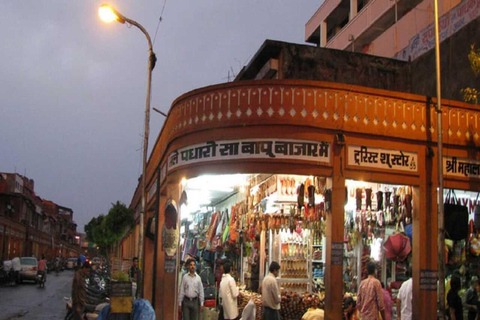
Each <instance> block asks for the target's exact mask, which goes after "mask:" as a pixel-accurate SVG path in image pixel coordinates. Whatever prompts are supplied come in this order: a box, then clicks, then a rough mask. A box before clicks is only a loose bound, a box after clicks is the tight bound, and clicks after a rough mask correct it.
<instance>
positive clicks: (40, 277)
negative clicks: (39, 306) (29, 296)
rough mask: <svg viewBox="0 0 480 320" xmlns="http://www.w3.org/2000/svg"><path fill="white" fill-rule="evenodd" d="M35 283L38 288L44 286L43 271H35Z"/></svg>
mask: <svg viewBox="0 0 480 320" xmlns="http://www.w3.org/2000/svg"><path fill="white" fill-rule="evenodd" d="M37 283H38V287H39V288H45V272H43V271H39V272H38V273H37Z"/></svg>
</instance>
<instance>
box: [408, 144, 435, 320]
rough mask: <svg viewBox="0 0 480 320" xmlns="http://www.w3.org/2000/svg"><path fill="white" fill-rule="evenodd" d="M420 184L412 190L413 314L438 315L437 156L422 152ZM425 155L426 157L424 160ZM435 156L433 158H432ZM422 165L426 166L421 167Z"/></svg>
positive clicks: (419, 315) (416, 315)
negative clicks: (435, 157)
mask: <svg viewBox="0 0 480 320" xmlns="http://www.w3.org/2000/svg"><path fill="white" fill-rule="evenodd" d="M418 159H419V166H420V167H419V172H421V176H420V185H419V186H418V187H415V188H414V190H413V203H414V211H413V212H414V213H413V246H412V251H413V267H412V271H413V299H412V300H413V306H412V307H413V317H412V319H432V320H434V319H437V286H436V274H437V270H438V264H437V262H438V256H437V251H438V250H437V237H438V229H437V228H438V224H437V222H438V216H437V190H436V186H437V182H436V178H435V176H436V175H435V172H436V165H435V163H436V160H434V158H433V157H427V156H426V155H425V153H424V152H423V154H420V153H419V156H418ZM421 159H425V161H423V163H422V161H421ZM433 160H434V161H433ZM422 165H423V168H422V167H421V166H422Z"/></svg>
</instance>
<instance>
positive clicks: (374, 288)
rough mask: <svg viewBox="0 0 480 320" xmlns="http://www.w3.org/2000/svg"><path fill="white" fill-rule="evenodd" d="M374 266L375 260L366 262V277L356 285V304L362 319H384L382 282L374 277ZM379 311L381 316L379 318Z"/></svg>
mask: <svg viewBox="0 0 480 320" xmlns="http://www.w3.org/2000/svg"><path fill="white" fill-rule="evenodd" d="M375 268H376V267H375V262H373V261H370V262H369V263H368V264H367V272H368V277H367V279H365V280H362V282H361V283H360V287H358V295H357V306H358V309H359V310H360V314H361V316H362V320H379V319H385V306H384V304H383V293H382V284H381V283H380V281H379V280H378V279H376V278H375ZM379 313H380V314H381V316H382V318H379V316H378V314H379Z"/></svg>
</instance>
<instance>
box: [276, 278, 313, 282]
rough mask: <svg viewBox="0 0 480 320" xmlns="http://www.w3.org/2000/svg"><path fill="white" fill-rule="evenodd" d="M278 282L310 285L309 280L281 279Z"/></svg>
mask: <svg viewBox="0 0 480 320" xmlns="http://www.w3.org/2000/svg"><path fill="white" fill-rule="evenodd" d="M278 282H291V283H310V279H308V278H279V279H278Z"/></svg>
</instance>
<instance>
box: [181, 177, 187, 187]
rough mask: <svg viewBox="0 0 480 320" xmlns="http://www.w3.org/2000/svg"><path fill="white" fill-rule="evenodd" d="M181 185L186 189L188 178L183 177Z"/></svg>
mask: <svg viewBox="0 0 480 320" xmlns="http://www.w3.org/2000/svg"><path fill="white" fill-rule="evenodd" d="M180 183H181V184H182V187H185V186H186V185H187V178H185V177H183V178H182V181H181V182H180Z"/></svg>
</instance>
